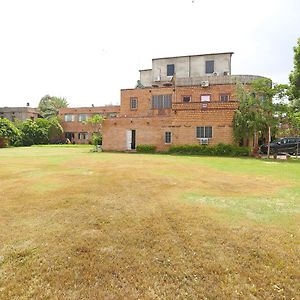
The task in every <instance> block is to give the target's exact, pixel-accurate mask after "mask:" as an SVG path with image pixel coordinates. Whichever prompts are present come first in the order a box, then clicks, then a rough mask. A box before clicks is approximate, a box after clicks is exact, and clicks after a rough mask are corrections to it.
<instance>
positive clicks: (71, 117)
mask: <svg viewBox="0 0 300 300" xmlns="http://www.w3.org/2000/svg"><path fill="white" fill-rule="evenodd" d="M74 121H75V115H65V122H74Z"/></svg>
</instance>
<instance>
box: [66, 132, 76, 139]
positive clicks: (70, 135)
mask: <svg viewBox="0 0 300 300" xmlns="http://www.w3.org/2000/svg"><path fill="white" fill-rule="evenodd" d="M74 136H75V135H74V132H65V138H66V139H69V140H70V141H72V140H73V139H74Z"/></svg>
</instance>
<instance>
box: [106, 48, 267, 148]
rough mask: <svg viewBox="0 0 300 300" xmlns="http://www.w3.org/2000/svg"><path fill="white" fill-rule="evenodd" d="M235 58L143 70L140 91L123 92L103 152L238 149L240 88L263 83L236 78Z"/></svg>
mask: <svg viewBox="0 0 300 300" xmlns="http://www.w3.org/2000/svg"><path fill="white" fill-rule="evenodd" d="M232 54H233V53H232V52H228V53H219V54H205V55H195V56H182V57H170V58H159V59H153V60H152V69H146V70H140V81H139V85H138V88H135V89H123V90H121V105H120V112H119V114H118V116H117V118H114V119H106V120H105V121H104V123H103V145H102V147H103V150H117V151H126V150H129V151H130V150H134V149H135V148H136V146H137V145H138V144H151V145H154V146H156V149H157V150H159V151H165V150H167V149H168V148H169V147H170V146H171V145H186V144H189V145H192V144H208V145H215V144H218V143H225V144H232V143H233V128H232V121H233V116H234V111H235V110H236V108H237V107H238V105H239V102H238V99H236V97H235V88H236V84H237V83H242V84H250V83H251V82H252V81H253V80H255V79H258V78H261V77H260V76H254V75H231V57H232Z"/></svg>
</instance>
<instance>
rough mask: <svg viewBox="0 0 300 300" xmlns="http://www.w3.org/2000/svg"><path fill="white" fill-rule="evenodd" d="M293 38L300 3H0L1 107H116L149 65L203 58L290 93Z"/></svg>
mask: <svg viewBox="0 0 300 300" xmlns="http://www.w3.org/2000/svg"><path fill="white" fill-rule="evenodd" d="M299 37H300V1H299V0H281V1H280V0H272V1H271V0H252V1H244V0H226V1H224V0H111V1H101V0H26V1H24V0H0V107H2V106H25V105H26V103H27V102H29V103H30V106H31V107H36V106H37V105H38V103H39V100H40V99H41V98H42V97H43V96H45V95H47V94H49V95H51V96H58V97H64V98H66V99H67V101H68V103H69V106H70V107H78V106H91V105H92V104H94V105H95V106H100V105H105V104H119V103H120V89H123V88H134V87H135V85H136V81H137V80H138V79H139V72H138V70H140V69H147V68H151V63H152V58H157V57H168V56H181V55H196V54H203V53H216V52H228V51H232V52H234V55H233V57H232V74H252V75H262V76H266V77H270V78H272V80H273V81H274V82H276V83H288V75H289V73H290V71H291V70H292V68H293V47H294V46H295V45H296V42H297V39H298V38H299Z"/></svg>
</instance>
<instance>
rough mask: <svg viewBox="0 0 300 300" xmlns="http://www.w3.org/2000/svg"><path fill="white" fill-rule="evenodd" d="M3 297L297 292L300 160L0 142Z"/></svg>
mask: <svg viewBox="0 0 300 300" xmlns="http://www.w3.org/2000/svg"><path fill="white" fill-rule="evenodd" d="M0 229H1V230H0V299H5V300H6V299H138V298H139V299H293V298H294V299H299V295H300V247H299V246H300V244H299V241H300V232H299V229H300V163H298V162H273V161H262V160H254V159H237V158H216V157H188V156H168V155H142V154H122V153H92V152H90V148H89V147H66V146H65V147H31V148H12V149H0Z"/></svg>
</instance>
